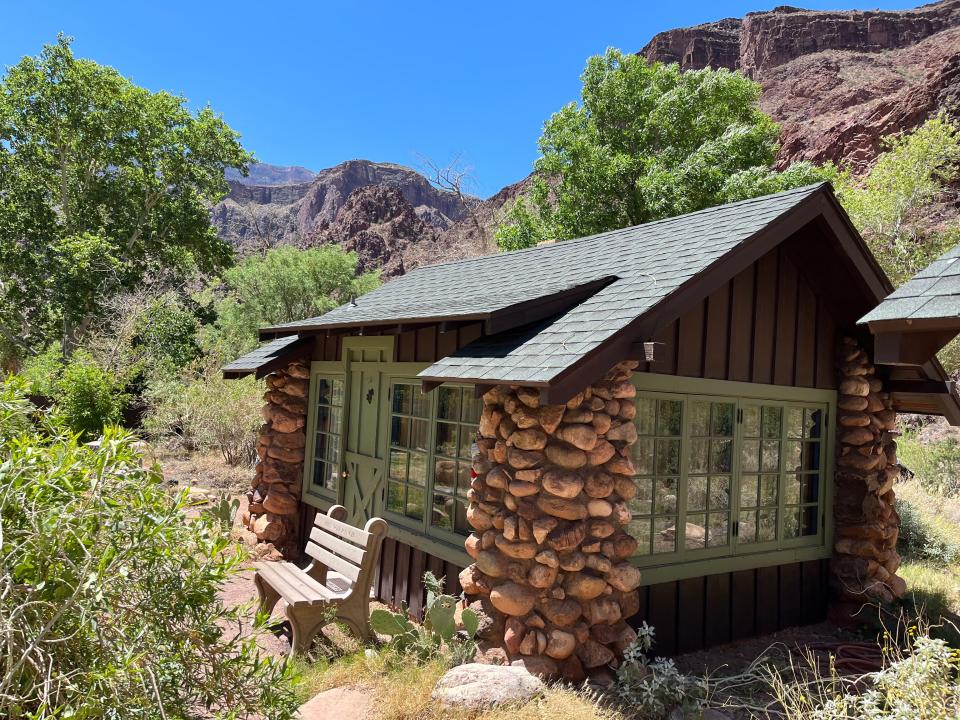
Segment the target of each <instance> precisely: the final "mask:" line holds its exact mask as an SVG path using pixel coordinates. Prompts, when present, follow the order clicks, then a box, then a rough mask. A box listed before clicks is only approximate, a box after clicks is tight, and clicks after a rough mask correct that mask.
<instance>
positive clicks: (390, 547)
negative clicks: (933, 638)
mask: <svg viewBox="0 0 960 720" xmlns="http://www.w3.org/2000/svg"><path fill="white" fill-rule="evenodd" d="M828 563H829V561H828V560H810V561H807V562H798V563H789V564H786V565H780V566H774V567H765V568H757V569H754V570H739V571H737V572H729V573H720V574H716V575H707V576H706V577H699V578H688V579H686V580H677V581H674V582H665V583H657V584H656V585H647V586H644V587H641V588H640V590H639V592H640V611H639V612H638V613H637V614H636V615H634V616H633V617H632V618H628V621H629V622H630V624H631V625H632V626H634V627H639V626H640V624H641V623H642V622H644V621H646V622H647V623H648V624H649V625H652V626H653V627H654V628H656V633H657V634H656V645H655V646H654V651H655V652H656V653H657V654H658V655H665V656H669V655H679V654H681V653H685V652H691V651H693V650H700V649H703V648H708V647H712V646H714V645H721V644H723V643H728V642H733V641H735V640H742V639H744V638H749V637H754V636H756V635H761V634H765V633H771V632H776V631H778V630H782V629H784V628H788V627H793V626H796V625H808V624H811V623H817V622H822V621H823V620H825V619H826V617H827V597H828V592H827V572H828ZM462 569H463V568H461V567H459V566H457V565H454V564H453V563H449V562H445V561H444V560H442V559H441V558H438V557H436V556H434V555H431V554H430V553H428V552H425V551H423V550H420V549H418V548H416V547H412V546H410V545H407V544H405V543H402V542H400V541H399V540H394V539H390V538H388V539H387V540H386V541H385V542H384V545H383V552H382V554H381V556H380V573H379V575H378V577H377V582H376V585H375V586H374V591H375V595H376V597H377V599H378V600H380V601H381V602H383V603H386V604H387V605H390V606H392V607H395V608H399V607H400V605H401V603H405V604H406V605H407V606H408V607H409V608H410V614H411V616H412V617H414V618H415V619H419V618H420V617H421V616H422V612H423V607H424V602H425V601H426V589H425V588H424V587H423V573H424V571H426V570H429V571H431V572H432V573H433V574H434V575H435V576H437V577H438V578H444V579H445V583H444V586H445V587H446V588H447V590H448V592H451V593H453V594H454V595H456V594H459V593H460V591H461V588H460V581H459V574H460V571H461V570H462Z"/></svg>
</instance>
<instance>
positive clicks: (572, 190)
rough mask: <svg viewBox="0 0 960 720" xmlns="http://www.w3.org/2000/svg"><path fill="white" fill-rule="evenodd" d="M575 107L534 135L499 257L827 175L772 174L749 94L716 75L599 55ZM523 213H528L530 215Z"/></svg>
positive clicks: (614, 53) (748, 87)
mask: <svg viewBox="0 0 960 720" xmlns="http://www.w3.org/2000/svg"><path fill="white" fill-rule="evenodd" d="M581 80H582V82H583V89H582V91H581V102H580V103H577V102H572V103H570V104H569V105H566V106H565V107H564V108H562V109H561V110H560V111H559V112H558V113H556V114H554V115H553V116H552V117H551V118H550V119H549V120H547V122H546V123H545V125H544V130H543V134H542V135H541V137H540V141H539V146H540V152H541V157H540V158H539V159H538V160H537V162H536V165H535V176H534V182H533V189H532V191H531V194H530V205H528V203H527V202H526V201H524V200H520V201H518V202H517V203H516V204H515V205H514V206H513V208H512V210H511V212H510V214H509V217H508V220H507V222H506V224H505V225H504V226H503V227H501V228H500V229H499V231H498V233H497V242H498V244H499V245H500V247H501V248H503V249H508V250H509V249H516V248H521V247H529V246H531V245H534V244H536V243H537V242H538V241H540V240H545V239H556V240H563V239H568V238H573V237H581V236H584V235H590V234H592V233H597V232H603V231H605V230H612V229H615V228H621V227H626V226H629V225H637V224H639V223H644V222H648V221H650V220H657V219H660V218H665V217H670V216H673V215H679V214H682V213H686V212H691V211H694V210H699V209H701V208H704V207H709V206H712V205H717V204H720V203H723V202H727V201H729V200H737V199H742V198H746V197H754V196H756V195H762V194H764V193H767V192H775V191H777V190H782V189H787V188H789V187H796V186H798V185H805V184H809V183H811V182H816V181H817V180H820V179H822V178H824V177H828V176H829V175H830V174H831V171H830V170H829V169H827V170H824V169H820V168H816V167H814V166H812V165H810V164H808V163H797V164H796V165H794V166H793V167H792V168H791V169H790V170H789V171H788V172H786V173H780V174H778V173H777V172H776V171H774V170H772V169H771V168H772V165H773V161H774V158H775V156H776V152H777V148H778V145H777V138H778V134H779V128H778V126H777V124H776V123H775V122H773V120H771V119H770V118H769V117H768V116H767V115H765V114H764V113H763V112H761V111H760V108H759V105H758V100H759V97H760V86H759V85H758V84H757V83H754V82H752V81H750V80H748V79H747V78H745V77H743V76H742V75H739V74H737V73H732V72H729V71H727V70H716V71H715V70H699V71H694V72H681V71H680V68H679V66H678V65H663V64H660V63H653V64H648V62H647V61H646V59H644V58H642V57H638V56H635V55H625V54H623V53H622V52H620V51H619V50H614V49H609V50H607V52H606V53H605V54H603V55H597V56H594V57H592V58H590V59H589V60H588V61H587V67H586V69H585V70H584V72H583V75H582V76H581ZM531 205H532V207H531Z"/></svg>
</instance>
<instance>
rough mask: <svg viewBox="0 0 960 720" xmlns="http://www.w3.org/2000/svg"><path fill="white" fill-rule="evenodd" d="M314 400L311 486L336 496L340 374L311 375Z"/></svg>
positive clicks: (315, 489) (341, 381) (323, 493)
mask: <svg viewBox="0 0 960 720" xmlns="http://www.w3.org/2000/svg"><path fill="white" fill-rule="evenodd" d="M313 382H314V383H316V388H317V389H316V398H317V400H316V403H315V405H314V407H313V413H314V422H313V426H314V436H313V481H312V483H311V488H310V489H311V490H313V491H316V492H319V493H320V494H322V495H326V496H328V497H331V498H336V496H337V491H338V489H339V478H340V432H341V427H342V424H343V378H339V377H336V376H326V375H315V376H314V379H313Z"/></svg>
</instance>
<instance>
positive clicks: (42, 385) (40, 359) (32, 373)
mask: <svg viewBox="0 0 960 720" xmlns="http://www.w3.org/2000/svg"><path fill="white" fill-rule="evenodd" d="M62 372H63V353H62V352H61V350H60V348H59V347H58V346H56V345H50V346H49V347H48V348H47V349H46V350H44V351H43V352H41V353H39V354H37V355H33V356H31V357H29V358H28V359H27V360H26V361H25V362H24V363H23V369H21V370H20V376H21V377H22V378H23V379H24V380H25V381H26V383H27V392H29V393H30V394H31V395H42V396H44V397H53V396H54V394H55V393H56V385H57V380H58V379H59V377H60V373H62Z"/></svg>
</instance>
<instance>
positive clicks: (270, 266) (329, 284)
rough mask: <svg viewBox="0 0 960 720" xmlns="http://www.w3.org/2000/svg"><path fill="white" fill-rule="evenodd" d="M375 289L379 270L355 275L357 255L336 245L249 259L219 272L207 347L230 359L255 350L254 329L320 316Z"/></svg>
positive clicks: (272, 252)
mask: <svg viewBox="0 0 960 720" xmlns="http://www.w3.org/2000/svg"><path fill="white" fill-rule="evenodd" d="M379 284H380V274H379V271H372V272H367V273H363V274H360V275H359V276H358V275H357V256H356V253H352V252H344V251H343V249H342V248H340V247H339V246H337V245H326V246H323V247H319V248H310V249H308V250H300V249H297V248H294V247H289V246H284V247H278V248H274V249H272V250H269V251H267V252H266V253H265V254H264V255H262V256H259V255H257V256H251V257H249V258H247V259H246V260H244V261H243V262H241V263H238V264H237V265H235V266H234V267H232V268H230V269H229V270H227V271H226V272H225V273H224V276H223V282H222V285H221V286H220V288H218V291H219V293H220V294H221V297H220V299H219V300H217V301H216V310H217V320H216V322H215V324H214V327H213V328H212V330H211V332H210V333H209V334H208V337H207V348H208V349H209V350H210V351H211V352H214V353H218V354H219V355H221V356H222V357H223V358H229V359H232V358H233V357H236V356H237V355H240V354H242V353H244V352H246V351H248V350H250V349H251V348H252V347H254V346H255V345H256V342H257V329H258V328H260V327H263V326H265V325H276V324H279V323H285V322H293V321H294V320H302V319H303V318H307V317H314V316H316V315H321V314H323V313H325V312H328V311H329V310H332V309H333V308H335V307H337V306H338V305H342V304H343V303H345V302H349V301H350V300H352V299H353V298H356V297H358V296H360V295H362V294H364V293H365V292H368V291H370V290H373V289H374V288H375V287H377V286H378V285H379Z"/></svg>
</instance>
